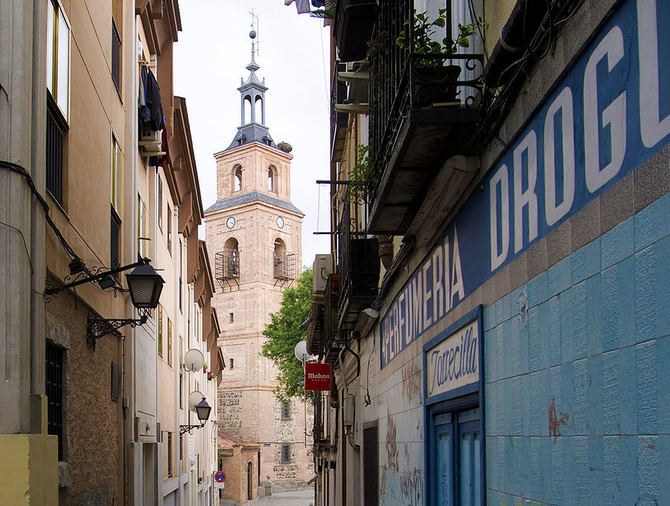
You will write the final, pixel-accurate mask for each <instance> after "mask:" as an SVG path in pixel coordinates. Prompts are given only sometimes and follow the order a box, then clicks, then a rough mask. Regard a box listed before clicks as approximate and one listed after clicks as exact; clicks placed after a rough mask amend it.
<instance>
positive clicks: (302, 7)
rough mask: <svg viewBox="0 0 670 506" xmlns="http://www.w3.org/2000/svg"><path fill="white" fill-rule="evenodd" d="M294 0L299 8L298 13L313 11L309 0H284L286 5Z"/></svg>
mask: <svg viewBox="0 0 670 506" xmlns="http://www.w3.org/2000/svg"><path fill="white" fill-rule="evenodd" d="M293 2H295V8H296V9H298V14H305V13H307V12H311V10H310V8H309V0H284V5H291V4H292V3H293Z"/></svg>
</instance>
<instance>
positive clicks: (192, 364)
mask: <svg viewBox="0 0 670 506" xmlns="http://www.w3.org/2000/svg"><path fill="white" fill-rule="evenodd" d="M203 365H205V356H204V355H203V354H202V352H201V351H200V350H198V349H196V348H192V349H190V350H188V351H187V352H186V355H184V369H186V370H187V371H188V372H195V371H199V370H200V369H202V366H203ZM198 402H200V399H198Z"/></svg>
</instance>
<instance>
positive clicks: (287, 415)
mask: <svg viewBox="0 0 670 506" xmlns="http://www.w3.org/2000/svg"><path fill="white" fill-rule="evenodd" d="M281 419H282V420H290V419H291V404H290V403H289V402H282V403H281Z"/></svg>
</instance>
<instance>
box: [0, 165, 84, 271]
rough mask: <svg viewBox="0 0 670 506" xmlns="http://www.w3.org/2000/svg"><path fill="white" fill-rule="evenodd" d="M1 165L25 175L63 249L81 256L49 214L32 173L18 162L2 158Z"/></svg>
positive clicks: (69, 253)
mask: <svg viewBox="0 0 670 506" xmlns="http://www.w3.org/2000/svg"><path fill="white" fill-rule="evenodd" d="M0 167H4V168H5V169H9V170H11V171H12V172H16V173H17V174H21V175H22V176H23V178H24V179H25V180H26V182H27V183H28V186H29V187H30V191H31V192H32V194H33V195H34V196H35V198H36V199H37V200H38V202H39V203H40V205H41V206H42V208H43V209H44V214H45V217H46V220H47V223H48V224H49V226H50V227H51V229H52V230H53V232H54V234H56V237H57V238H58V241H59V242H60V243H61V246H63V249H64V250H65V251H66V252H67V254H68V255H70V257H72V258H79V256H78V255H77V254H76V253H75V252H74V250H73V249H72V247H71V246H70V245H69V244H68V242H67V241H66V240H65V237H63V234H61V232H60V230H58V227H57V226H56V224H55V223H54V222H53V220H52V219H51V217H50V216H49V204H47V202H46V200H44V197H42V195H40V193H39V192H38V191H37V188H36V187H35V183H34V182H33V178H32V177H31V175H30V173H29V172H28V171H27V170H26V169H25V168H23V167H22V166H20V165H18V164H16V163H12V162H8V161H6V160H0Z"/></svg>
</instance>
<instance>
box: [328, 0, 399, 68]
mask: <svg viewBox="0 0 670 506" xmlns="http://www.w3.org/2000/svg"><path fill="white" fill-rule="evenodd" d="M387 3H393V2H387ZM376 12H377V1H376V0H337V6H336V9H335V21H334V29H335V45H336V46H337V52H338V56H339V59H340V60H341V61H359V60H364V59H365V57H366V54H367V52H368V41H369V40H370V35H371V34H372V28H373V26H374V23H375V17H376Z"/></svg>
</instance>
